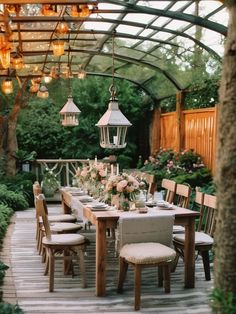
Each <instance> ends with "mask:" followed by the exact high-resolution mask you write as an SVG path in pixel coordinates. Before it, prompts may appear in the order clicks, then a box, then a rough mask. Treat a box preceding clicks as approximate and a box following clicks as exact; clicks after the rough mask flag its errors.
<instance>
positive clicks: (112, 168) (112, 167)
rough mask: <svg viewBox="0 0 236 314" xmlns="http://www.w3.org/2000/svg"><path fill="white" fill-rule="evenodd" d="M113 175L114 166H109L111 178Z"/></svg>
mask: <svg viewBox="0 0 236 314" xmlns="http://www.w3.org/2000/svg"><path fill="white" fill-rule="evenodd" d="M113 174H114V166H113V165H111V176H113Z"/></svg>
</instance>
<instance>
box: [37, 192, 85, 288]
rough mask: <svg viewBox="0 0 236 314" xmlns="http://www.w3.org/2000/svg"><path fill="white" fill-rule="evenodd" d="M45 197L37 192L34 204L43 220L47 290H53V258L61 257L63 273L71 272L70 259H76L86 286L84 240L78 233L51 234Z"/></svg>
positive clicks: (83, 284) (83, 283)
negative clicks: (47, 279) (47, 276)
mask: <svg viewBox="0 0 236 314" xmlns="http://www.w3.org/2000/svg"><path fill="white" fill-rule="evenodd" d="M44 200H45V197H44V195H43V194H39V195H38V196H36V198H35V206H36V210H37V213H38V214H39V215H40V217H41V218H42V221H43V226H44V230H45V236H44V237H43V238H42V245H43V247H44V249H45V251H46V270H45V274H46V275H47V274H49V292H52V291H53V290H54V270H55V260H56V259H62V260H63V261H64V273H65V274H67V273H68V272H69V271H70V270H72V272H73V268H72V261H73V260H78V261H79V265H80V271H81V277H82V286H83V287H84V288H85V287H86V286H87V283H86V276H85V265H84V251H85V246H86V240H85V238H84V236H82V235H80V234H70V233H67V234H52V232H51V229H50V224H49V221H48V216H47V214H46V212H45V205H44Z"/></svg>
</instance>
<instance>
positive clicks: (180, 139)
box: [176, 90, 185, 152]
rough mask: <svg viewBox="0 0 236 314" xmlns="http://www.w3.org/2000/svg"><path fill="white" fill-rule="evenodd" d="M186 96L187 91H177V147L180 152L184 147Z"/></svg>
mask: <svg viewBox="0 0 236 314" xmlns="http://www.w3.org/2000/svg"><path fill="white" fill-rule="evenodd" d="M184 96H185V93H184V91H182V90H181V91H178V92H177V93H176V123H177V134H176V147H177V151H178V152H180V151H181V150H182V149H184V119H183V108H184Z"/></svg>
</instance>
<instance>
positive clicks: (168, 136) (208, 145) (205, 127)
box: [150, 107, 217, 173]
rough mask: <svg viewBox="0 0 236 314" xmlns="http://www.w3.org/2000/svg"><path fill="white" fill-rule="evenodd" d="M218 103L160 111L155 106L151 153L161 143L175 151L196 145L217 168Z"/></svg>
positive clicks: (207, 161) (212, 168)
mask: <svg viewBox="0 0 236 314" xmlns="http://www.w3.org/2000/svg"><path fill="white" fill-rule="evenodd" d="M216 120H217V107H214V108H204V109H194V110H183V111H182V110H176V111H175V112H170V113H165V114H161V113H160V111H159V109H158V108H157V109H155V111H154V114H153V121H152V126H151V137H150V146H151V153H152V154H155V152H157V151H158V150H159V149H160V147H163V148H172V149H174V150H176V151H181V150H184V149H194V151H195V152H196V153H198V154H200V155H201V157H202V158H203V162H204V164H205V165H206V166H207V167H208V168H209V169H211V170H212V172H213V173H214V172H215V156H216Z"/></svg>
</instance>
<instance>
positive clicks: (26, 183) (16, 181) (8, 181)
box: [1, 171, 36, 206]
mask: <svg viewBox="0 0 236 314" xmlns="http://www.w3.org/2000/svg"><path fill="white" fill-rule="evenodd" d="M35 180H36V176H35V174H33V173H32V172H24V171H22V172H19V173H18V174H17V175H16V176H14V177H6V178H4V179H3V180H1V183H2V184H4V185H6V186H7V188H8V190H11V191H13V192H15V191H17V193H19V192H20V193H21V194H23V195H24V197H25V198H26V200H27V201H28V203H29V205H30V206H33V205H34V196H33V190H32V184H33V182H35Z"/></svg>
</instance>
